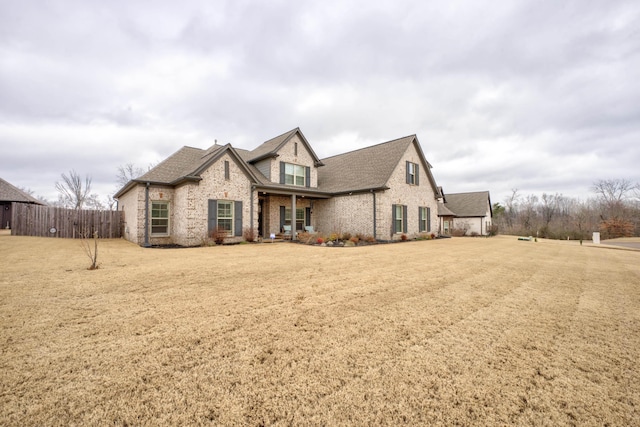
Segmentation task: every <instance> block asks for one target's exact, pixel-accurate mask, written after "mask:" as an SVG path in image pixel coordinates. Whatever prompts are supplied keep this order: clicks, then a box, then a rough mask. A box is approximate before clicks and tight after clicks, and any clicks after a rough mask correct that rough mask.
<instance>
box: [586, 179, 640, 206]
mask: <svg viewBox="0 0 640 427" xmlns="http://www.w3.org/2000/svg"><path fill="white" fill-rule="evenodd" d="M637 185H638V184H633V183H632V182H631V181H629V180H628V179H624V178H621V179H600V180H598V181H596V182H594V183H593V186H592V187H591V190H592V191H593V192H594V193H596V194H597V195H598V197H599V198H600V199H601V200H602V201H603V202H605V203H606V204H608V205H614V204H618V203H619V202H624V201H625V200H626V199H627V198H628V197H629V195H630V193H631V192H632V191H633V190H634V189H635V188H637Z"/></svg>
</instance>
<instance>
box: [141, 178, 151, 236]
mask: <svg viewBox="0 0 640 427" xmlns="http://www.w3.org/2000/svg"><path fill="white" fill-rule="evenodd" d="M149 185H151V183H149V182H148V181H147V186H146V188H145V190H144V243H143V245H142V246H143V247H145V248H148V247H149V246H151V245H150V244H149Z"/></svg>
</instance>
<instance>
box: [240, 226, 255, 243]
mask: <svg viewBox="0 0 640 427" xmlns="http://www.w3.org/2000/svg"><path fill="white" fill-rule="evenodd" d="M242 236H243V237H244V240H246V241H247V242H255V240H256V230H255V229H254V228H253V227H250V228H245V229H244V232H243V233H242Z"/></svg>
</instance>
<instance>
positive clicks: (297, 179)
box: [284, 163, 306, 187]
mask: <svg viewBox="0 0 640 427" xmlns="http://www.w3.org/2000/svg"><path fill="white" fill-rule="evenodd" d="M305 178H306V174H305V167H304V166H300V165H293V164H291V163H285V166H284V183H285V184H289V185H297V186H300V187H304V186H305Z"/></svg>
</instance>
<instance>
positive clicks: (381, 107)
mask: <svg viewBox="0 0 640 427" xmlns="http://www.w3.org/2000/svg"><path fill="white" fill-rule="evenodd" d="M639 26H640V5H638V4H637V2H632V1H624V0H617V1H607V2H604V1H590V2H588V3H584V2H578V1H569V2H563V3H561V4H558V3H557V2H547V1H543V2H533V1H523V2H515V3H514V2H491V3H484V2H471V1H453V2H448V3H446V4H442V3H435V2H424V1H415V2H413V1H407V2H396V3H393V4H390V3H388V2H376V1H373V2H370V1H369V2H359V1H347V2H344V1H341V2H329V3H327V2H324V3H318V4H304V3H301V2H288V1H275V2H268V3H267V4H255V3H254V2H247V1H216V2H207V1H184V2H180V3H174V2H168V1H160V2H135V3H131V2H127V1H124V0H115V1H112V2H108V3H104V4H98V3H92V4H89V3H86V2H80V1H67V2H64V3H44V4H43V3H42V2H36V1H23V2H10V3H9V4H7V5H4V7H3V13H2V14H0V93H2V96H1V97H0V144H1V145H2V147H3V148H4V147H7V148H9V149H8V150H3V160H4V161H3V169H2V173H1V174H0V176H2V177H3V178H4V179H7V180H8V181H10V182H12V183H14V184H15V185H19V186H26V187H30V188H32V189H33V190H35V192H36V193H37V194H41V195H43V196H46V197H48V198H55V197H56V194H55V190H54V187H53V186H54V183H55V180H57V179H58V178H59V175H60V174H61V173H63V172H67V171H68V170H70V169H72V168H73V169H76V170H77V171H78V172H79V173H81V174H85V173H86V174H91V175H92V176H93V180H94V187H95V189H96V190H97V191H98V192H100V193H101V194H103V195H106V194H107V193H113V191H114V188H113V187H114V186H115V173H116V171H117V168H118V166H119V165H123V164H125V163H128V162H134V163H136V164H138V165H140V166H143V167H144V166H146V165H147V164H148V163H150V162H155V161H157V160H159V159H162V158H164V157H165V156H167V155H169V154H170V153H172V152H173V151H175V150H177V149H178V148H180V147H181V146H182V145H192V146H198V147H203V148H204V147H207V146H209V145H211V144H212V143H213V141H214V140H215V139H217V140H218V141H221V142H224V143H226V142H231V143H232V144H234V145H235V146H238V147H242V148H247V149H251V148H254V147H255V146H257V145H258V144H259V143H261V142H262V141H264V140H266V139H269V138H271V137H273V136H275V135H278V134H280V133H282V132H284V131H287V130H289V129H291V128H293V127H296V126H300V127H301V129H302V131H303V132H304V133H305V135H306V136H307V138H308V139H309V140H310V142H311V144H312V145H313V147H314V149H315V150H316V152H317V153H318V154H319V155H320V156H321V157H325V156H330V155H334V154H337V153H339V152H343V151H345V150H350V149H356V148H360V147H362V146H366V145H369V144H374V143H379V142H383V141H386V140H390V139H394V138H397V137H401V136H405V135H408V134H413V133H416V134H417V135H418V137H419V139H420V141H421V143H422V145H423V149H424V151H425V154H426V155H427V158H428V159H429V160H430V162H431V163H432V164H433V165H434V167H435V169H434V174H435V177H436V179H437V180H438V184H439V185H442V186H444V187H445V189H446V190H448V191H471V190H485V189H489V190H491V192H492V195H493V200H494V201H501V200H502V199H503V198H504V197H505V196H506V194H508V193H509V192H510V189H511V188H520V189H521V190H522V191H527V192H532V193H538V194H540V193H542V192H547V193H556V192H560V193H564V194H567V195H572V196H581V197H585V196H588V195H589V194H588V191H589V186H590V185H591V183H592V182H593V181H594V180H595V179H599V178H616V177H624V178H628V179H630V180H632V181H640V172H638V168H637V165H638V164H639V163H640V152H639V149H638V148H636V147H638V146H639V145H640V144H638V136H639V135H640V85H639V84H638V82H637V76H636V75H637V71H636V70H638V69H640V33H638V31H637V28H638V27H639ZM5 152H6V154H4V153H5Z"/></svg>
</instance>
